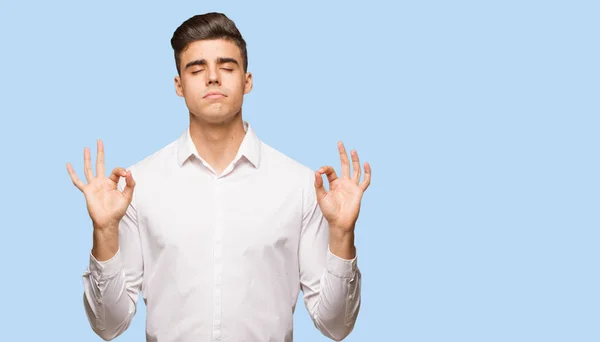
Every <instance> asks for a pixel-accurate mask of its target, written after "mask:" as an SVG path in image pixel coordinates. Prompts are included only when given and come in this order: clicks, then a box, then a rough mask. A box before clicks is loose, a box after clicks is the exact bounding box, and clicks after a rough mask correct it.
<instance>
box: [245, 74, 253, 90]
mask: <svg viewBox="0 0 600 342" xmlns="http://www.w3.org/2000/svg"><path fill="white" fill-rule="evenodd" d="M251 90H252V73H249V72H247V73H246V84H245V85H244V94H248V93H249V92H250V91H251Z"/></svg>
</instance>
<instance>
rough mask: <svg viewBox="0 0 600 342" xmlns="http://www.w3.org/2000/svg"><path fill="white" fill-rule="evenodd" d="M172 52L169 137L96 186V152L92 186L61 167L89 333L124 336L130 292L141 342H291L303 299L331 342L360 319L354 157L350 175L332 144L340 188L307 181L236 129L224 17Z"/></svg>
mask: <svg viewBox="0 0 600 342" xmlns="http://www.w3.org/2000/svg"><path fill="white" fill-rule="evenodd" d="M171 45H172V47H173V49H174V51H175V61H176V65H177V72H178V76H176V77H175V89H176V92H177V94H178V95H179V96H182V97H183V98H184V99H185V102H186V105H187V107H188V109H189V115H190V124H189V127H188V128H187V129H186V130H185V132H184V133H183V134H182V135H181V137H180V138H179V139H178V140H176V141H173V142H172V143H170V144H168V145H167V146H165V147H164V148H162V149H160V150H159V151H157V152H155V153H154V154H152V155H150V156H148V157H146V158H145V159H143V160H141V161H140V162H138V163H137V164H134V165H133V166H132V167H131V168H130V169H129V170H125V169H123V168H116V169H114V170H113V171H112V174H111V175H110V176H109V177H108V178H106V177H105V170H104V147H103V144H102V141H101V140H98V142H97V150H98V155H97V158H96V175H94V173H93V171H92V165H91V158H90V151H89V149H88V148H86V149H85V150H84V171H85V178H86V179H87V183H84V182H83V181H82V180H80V179H79V178H78V177H77V176H76V174H75V172H74V170H73V167H72V166H71V165H70V164H67V169H68V172H69V174H70V176H71V179H72V181H73V183H74V184H75V186H76V187H77V188H79V189H80V190H81V191H82V192H83V193H84V195H85V198H86V202H87V208H88V211H89V214H90V217H91V220H92V223H93V228H94V229H93V247H92V250H91V255H90V261H89V267H88V269H87V270H86V272H85V273H84V276H83V280H84V306H85V310H86V314H87V317H88V318H89V321H90V324H91V326H92V329H93V330H94V331H95V332H96V333H97V334H98V335H99V336H100V337H102V338H103V339H105V340H110V339H113V338H115V337H117V336H119V335H120V334H121V333H123V332H124V331H125V330H126V329H127V327H128V326H129V324H130V322H131V319H132V318H133V316H134V314H135V312H136V302H137V299H138V296H139V294H140V291H141V293H142V295H143V298H144V301H145V303H146V307H147V322H146V336H147V340H148V341H159V342H167V341H223V342H225V341H236V342H237V341H260V342H265V341H292V320H293V319H292V318H293V312H294V309H295V305H296V301H297V298H298V294H299V291H300V290H302V292H303V298H304V304H305V305H306V308H307V310H308V312H309V313H310V316H311V317H312V319H313V321H314V324H315V326H316V327H317V328H318V329H319V331H321V332H322V333H323V334H324V335H326V336H328V337H330V338H331V339H333V340H342V339H343V338H345V337H346V336H347V335H348V334H349V333H350V332H351V330H352V329H353V327H354V323H355V321H356V317H357V314H358V311H359V307H360V284H361V274H360V272H359V270H358V267H357V261H356V251H355V247H354V226H355V222H356V220H357V218H358V214H359V209H360V203H361V199H362V196H363V193H364V191H365V190H366V189H367V187H368V186H369V183H370V179H371V169H370V166H369V165H368V164H367V163H365V166H364V167H365V176H364V180H363V181H362V182H360V178H361V167H360V164H359V159H358V155H357V154H356V152H355V151H352V152H351V159H352V173H351V171H350V161H349V159H348V156H347V153H346V151H345V149H344V146H343V144H341V143H339V144H338V150H339V153H340V159H341V165H342V168H341V175H340V176H339V177H338V175H336V172H335V171H334V169H333V167H331V166H324V167H322V168H320V169H319V170H318V171H316V172H313V171H312V170H310V169H309V168H307V167H305V166H303V165H301V164H299V163H298V162H296V161H294V160H292V159H290V158H288V157H286V156H285V155H283V154H282V153H280V152H278V151H277V150H275V149H273V148H272V147H270V146H268V145H266V144H265V143H263V142H261V141H260V140H259V138H258V137H257V135H256V133H255V132H254V131H253V129H252V127H251V126H250V125H249V124H248V123H247V122H245V121H244V120H242V102H243V96H244V94H247V93H249V92H250V90H251V89H252V75H251V74H250V73H249V72H247V65H248V58H247V54H246V43H245V42H244V39H243V38H242V36H241V35H240V33H239V31H238V29H237V28H236V26H235V24H234V23H233V22H232V21H231V20H229V19H228V18H227V17H226V16H225V15H223V14H219V13H208V14H204V15H198V16H194V17H192V18H190V19H188V20H187V21H185V22H184V23H183V24H182V25H181V26H180V27H179V28H177V30H176V31H175V33H174V35H173V38H172V40H171ZM323 175H326V177H327V179H328V182H329V191H326V190H325V188H324V187H323V178H322V177H323ZM134 179H135V180H134ZM134 188H135V190H134Z"/></svg>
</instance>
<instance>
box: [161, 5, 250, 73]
mask: <svg viewBox="0 0 600 342" xmlns="http://www.w3.org/2000/svg"><path fill="white" fill-rule="evenodd" d="M208 39H225V40H229V41H231V42H233V43H235V44H236V45H237V47H238V48H239V49H240V53H241V55H242V64H243V66H244V71H247V70H248V52H247V51H246V41H244V38H242V34H241V33H240V31H239V30H238V29H237V27H236V26H235V23H234V22H233V21H231V19H229V18H228V17H227V16H226V15H225V14H223V13H214V12H211V13H205V14H199V15H195V16H193V17H191V18H189V19H188V20H186V21H184V22H183V23H182V24H181V25H180V26H179V27H178V28H177V29H176V30H175V32H174V33H173V38H171V47H173V50H174V52H175V63H176V65H177V73H178V74H181V70H180V65H179V63H180V62H181V60H180V58H179V56H180V54H181V52H182V51H183V50H185V49H186V47H187V46H188V44H190V43H193V42H195V41H198V40H208Z"/></svg>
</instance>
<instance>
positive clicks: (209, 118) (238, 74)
mask: <svg viewBox="0 0 600 342" xmlns="http://www.w3.org/2000/svg"><path fill="white" fill-rule="evenodd" d="M179 66H180V68H181V75H180V76H177V77H175V90H176V91H177V95H179V96H182V97H183V98H184V99H185V103H186V105H187V107H188V109H189V111H190V113H191V114H192V115H194V116H196V117H197V118H199V119H201V120H203V121H206V122H209V123H223V122H226V121H228V120H230V119H231V118H232V117H233V116H235V115H236V114H237V113H238V112H239V111H240V109H241V108H242V102H243V97H244V94H247V93H249V92H250V90H252V75H251V74H250V73H245V72H244V70H243V64H242V56H241V53H240V49H239V48H238V47H237V45H235V43H233V42H230V41H228V40H223V39H215V40H200V41H196V42H193V43H190V44H188V46H187V48H186V49H185V50H184V51H183V52H181V54H180V65H179Z"/></svg>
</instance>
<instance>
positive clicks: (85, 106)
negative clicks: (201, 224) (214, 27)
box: [0, 0, 600, 342]
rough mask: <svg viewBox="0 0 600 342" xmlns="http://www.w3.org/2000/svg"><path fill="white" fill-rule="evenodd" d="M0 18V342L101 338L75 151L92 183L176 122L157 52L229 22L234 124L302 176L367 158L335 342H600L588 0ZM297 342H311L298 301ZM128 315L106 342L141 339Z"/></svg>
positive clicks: (160, 8) (167, 138)
mask: <svg viewBox="0 0 600 342" xmlns="http://www.w3.org/2000/svg"><path fill="white" fill-rule="evenodd" d="M218 3H219V2H210V4H209V2H201V1H193V2H192V1H187V2H168V3H167V2H163V3H162V4H156V3H149V2H141V1H140V2H117V1H111V2H102V3H99V2H98V3H96V2H94V3H87V2H85V3H84V2H80V1H69V2H67V1H19V2H17V1H6V0H3V1H2V2H1V3H0V44H1V50H0V51H1V54H0V113H1V114H2V115H1V121H0V158H1V160H2V167H1V168H0V177H1V179H2V192H1V193H2V203H1V206H0V210H1V211H2V212H1V218H2V219H1V227H0V228H1V229H2V234H1V235H0V269H1V272H2V279H1V281H0V296H1V300H2V303H1V304H0V315H1V317H0V326H1V330H2V332H1V333H0V334H1V337H0V339H1V340H2V341H42V340H43V341H99V340H100V339H99V338H98V337H96V336H95V335H94V333H93V332H92V330H91V328H90V327H89V325H88V322H87V319H86V317H85V314H84V309H83V304H82V291H83V288H82V279H81V275H82V273H83V271H84V270H85V267H86V265H87V262H88V256H89V251H90V248H91V242H92V241H91V237H92V235H91V226H90V220H89V217H88V214H87V211H86V207H85V200H84V197H83V195H82V194H81V193H80V192H79V190H77V189H76V188H75V187H74V186H73V185H72V183H71V181H70V179H69V177H68V173H67V171H66V168H65V164H66V163H67V162H71V163H73V165H74V166H75V168H76V171H77V172H78V174H79V175H80V176H83V169H82V164H83V148H84V147H86V146H88V147H91V148H92V152H93V154H92V156H93V157H94V158H95V141H96V139H97V138H101V139H103V140H104V142H105V146H106V155H107V170H110V169H112V168H113V167H115V166H129V165H131V164H133V163H135V162H137V161H139V160H140V159H142V158H144V157H145V156H147V155H149V154H151V153H153V152H154V151H156V150H158V149H159V148H161V147H163V146H165V145H166V144H168V143H169V142H171V141H173V140H175V139H176V138H177V137H178V136H179V134H181V132H183V130H184V129H185V127H186V126H187V124H188V114H187V112H186V107H185V104H184V101H183V99H182V98H180V97H177V96H176V94H175V90H174V86H173V77H174V76H175V74H176V69H175V65H174V60H173V53H172V50H171V47H170V44H169V40H170V38H171V36H172V34H173V31H174V30H175V28H176V27H177V26H178V25H179V24H181V22H183V21H184V20H185V19H187V18H189V17H190V16H192V15H194V14H198V13H203V12H208V11H220V12H224V13H226V14H227V15H228V16H229V17H230V18H232V19H233V20H234V21H235V22H236V24H237V25H238V27H239V29H240V30H241V32H242V34H243V35H244V37H245V39H246V41H247V43H248V54H249V69H250V71H251V72H252V73H253V75H254V90H253V91H252V92H251V93H250V94H249V95H247V96H246V98H245V102H244V118H245V119H246V120H248V121H249V122H250V123H251V124H252V125H253V126H254V128H255V129H256V131H257V133H258V134H259V137H260V138H261V139H263V140H264V141H265V142H267V143H269V144H271V145H272V146H274V147H276V148H277V149H279V150H280V151H282V152H284V153H285V154H287V155H289V156H290V157H292V158H294V159H296V160H298V161H300V162H302V163H304V164H305V165H308V166H310V167H311V168H313V169H316V168H318V167H320V166H321V165H324V164H333V165H335V167H336V168H337V169H338V170H339V159H338V156H337V150H336V141H338V140H342V141H344V142H345V143H346V145H347V147H348V149H351V148H356V149H357V150H358V152H359V155H360V157H361V160H362V161H369V162H370V163H371V165H372V168H373V180H372V184H371V187H370V188H369V190H368V191H367V193H366V195H365V198H364V200H363V207H362V211H361V216H360V218H359V223H358V226H357V248H358V253H359V266H360V267H361V269H362V272H363V277H364V280H363V281H364V282H363V305H362V310H361V312H360V315H359V317H358V322H357V324H356V328H355V330H354V332H353V333H352V334H351V335H350V337H348V338H347V341H410V342H414V341H461V342H464V341H545V342H549V341H599V340H600V330H599V329H598V326H599V321H600V309H599V308H600V296H599V293H600V277H599V275H598V262H599V260H600V258H599V256H600V255H599V248H598V244H599V242H600V240H599V238H600V233H599V228H600V225H599V223H600V221H599V215H598V212H599V211H598V208H599V206H600V201H599V196H598V194H599V193H600V186H599V185H600V184H599V181H598V179H599V176H600V170H599V166H600V163H599V156H598V152H599V150H600V149H599V146H600V145H599V143H600V138H599V128H600V127H599V124H600V117H599V116H600V100H599V98H600V96H599V95H600V72H599V71H600V70H599V61H600V53H599V51H600V50H599V48H600V45H599V44H598V34H599V33H600V24H599V22H600V20H598V15H599V13H600V6H599V5H598V4H599V3H598V2H597V1H410V2H409V1H402V2H392V1H390V2H382V1H361V2H355V3H353V4H348V3H346V2H341V1H339V2H320V1H319V2H317V1H309V2H307V1H302V2H295V3H292V4H283V3H275V2H272V3H270V4H267V3H260V4H258V3H254V2H241V1H240V2H235V3H234V2H223V3H219V4H218ZM294 337H295V340H296V341H326V339H325V338H323V337H321V335H320V334H319V333H318V332H317V330H316V329H315V328H314V327H313V325H312V323H311V322H310V319H309V318H308V315H307V313H306V309H305V308H304V306H303V305H302V303H301V302H299V305H298V307H297V310H296V315H295V331H294ZM144 338H145V308H144V305H143V302H141V301H140V305H139V311H138V313H137V315H136V316H135V319H134V321H133V323H132V325H131V326H130V328H129V329H128V331H127V332H125V333H124V334H123V335H122V336H121V337H119V338H118V340H117V341H122V342H126V341H143V340H144Z"/></svg>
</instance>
